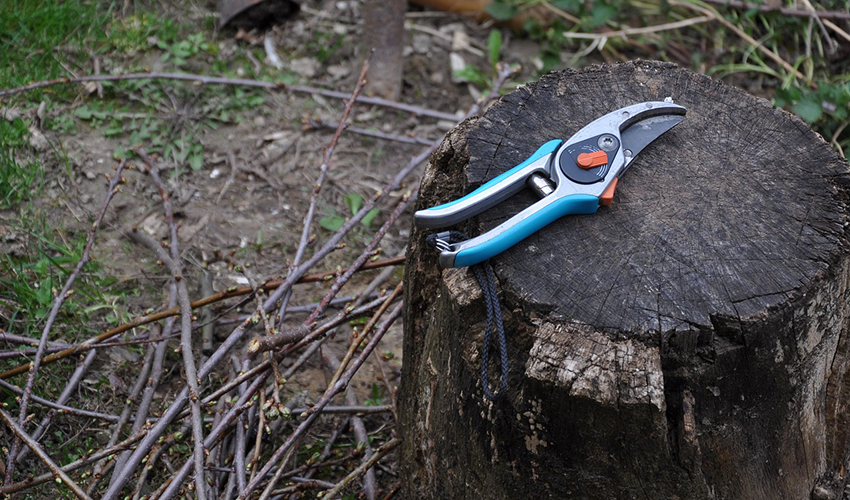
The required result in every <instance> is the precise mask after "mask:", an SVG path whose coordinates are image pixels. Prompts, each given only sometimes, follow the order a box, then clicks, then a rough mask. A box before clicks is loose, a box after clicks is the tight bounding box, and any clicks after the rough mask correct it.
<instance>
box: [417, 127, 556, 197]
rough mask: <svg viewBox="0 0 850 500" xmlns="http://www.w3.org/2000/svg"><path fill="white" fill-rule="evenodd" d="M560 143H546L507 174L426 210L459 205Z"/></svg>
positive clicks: (552, 150) (547, 152)
mask: <svg viewBox="0 0 850 500" xmlns="http://www.w3.org/2000/svg"><path fill="white" fill-rule="evenodd" d="M561 142H563V141H561V140H560V139H555V140H552V141H549V142H547V143H546V144H544V145H542V146H540V147H539V148H537V151H535V152H534V154H532V155H531V156H529V157H528V159H527V160H525V161H524V162H522V163H520V164H519V165H517V166H515V167H514V168H512V169H510V170H508V171H507V172H505V173H503V174H501V175H499V176H497V177H494V178H492V179H490V180H489V181H487V182H485V183H484V184H482V185H481V186H480V187H479V188H478V189H476V190H475V191H473V192H471V193H469V194H468V195H466V196H463V197H461V198H458V199H456V200H454V201H450V202H448V203H443V204H442V205H437V206H436V207H431V208H427V209H426V210H437V209H440V208H446V207H450V206H452V205H454V204H455V203H460V202H461V201H463V200H465V199H467V198H471V197H473V196H475V195H476V194H478V193H480V192H481V191H484V190H487V189H490V188H491V187H493V186H495V185H496V184H498V183H500V182H502V181H503V180H505V179H506V178H507V177H509V176H510V175H511V174H513V173H514V172H516V171H517V170H520V169H523V168H525V167H527V166H529V165H531V164H532V163H534V162H536V161H537V160H539V159H540V158H542V157H544V156H546V155H548V154H551V153H554V152H555V151H557V149H558V147H560V146H561Z"/></svg>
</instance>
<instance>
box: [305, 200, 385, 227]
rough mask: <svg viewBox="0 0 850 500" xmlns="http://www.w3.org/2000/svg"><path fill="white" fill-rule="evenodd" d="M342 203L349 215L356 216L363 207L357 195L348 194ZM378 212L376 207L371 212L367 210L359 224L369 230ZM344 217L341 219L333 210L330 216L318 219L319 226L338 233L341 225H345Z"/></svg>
mask: <svg viewBox="0 0 850 500" xmlns="http://www.w3.org/2000/svg"><path fill="white" fill-rule="evenodd" d="M342 199H343V202H345V205H346V206H347V207H348V210H349V212H350V213H351V215H354V214H356V213H357V212H359V211H360V209H361V208H362V207H363V197H362V196H360V195H359V194H357V193H348V194H346V195H344V196H343V197H342ZM379 212H380V210H379V209H378V208H377V207H376V208H373V209H372V210H369V212H368V213H366V215H365V216H364V217H363V218H362V219H360V224H361V225H362V226H363V227H364V228H365V229H369V228H370V227H371V226H372V221H374V220H375V217H376V216H377V215H378V213H379ZM345 221H346V217H343V216H342V215H340V214H339V213H337V212H336V211H335V210H334V211H333V213H332V214H331V215H328V216H325V217H322V218H321V219H319V225H320V226H321V227H323V228H325V229H327V230H328V231H338V230H339V229H340V228H341V227H342V225H343V224H345Z"/></svg>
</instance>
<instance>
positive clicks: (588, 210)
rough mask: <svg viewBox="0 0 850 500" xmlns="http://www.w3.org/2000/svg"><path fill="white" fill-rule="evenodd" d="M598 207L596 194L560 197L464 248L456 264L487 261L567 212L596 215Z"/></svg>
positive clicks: (570, 213)
mask: <svg viewBox="0 0 850 500" xmlns="http://www.w3.org/2000/svg"><path fill="white" fill-rule="evenodd" d="M597 208H599V198H598V197H596V196H593V195H589V194H573V195H570V196H565V197H563V198H559V199H557V200H555V201H553V202H552V203H551V204H549V205H547V206H545V207H543V208H542V209H540V210H538V211H537V212H534V213H533V214H531V215H530V216H529V217H528V218H526V219H525V220H524V221H522V222H520V223H518V224H517V225H515V226H513V227H511V228H510V229H508V230H507V231H505V232H504V233H502V234H500V235H498V236H496V237H494V238H493V239H491V240H489V241H486V242H484V243H481V244H480V245H476V246H474V247H472V248H467V249H465V250H461V251H460V252H458V253H457V255H456V256H455V262H454V267H466V266H472V265H475V264H478V263H479V262H484V261H485V260H487V259H489V258H491V257H495V256H496V255H499V254H500V253H502V252H504V251H505V250H507V249H508V248H510V247H512V246H514V245H516V244H517V243H519V242H520V241H522V240H524V239H526V238H528V237H529V236H531V235H532V234H534V233H536V232H537V231H539V230H541V229H543V228H544V227H546V226H547V225H549V224H550V223H552V222H554V221H556V220H558V219H560V218H561V217H563V216H565V215H578V214H592V213H595V212H596V209H597Z"/></svg>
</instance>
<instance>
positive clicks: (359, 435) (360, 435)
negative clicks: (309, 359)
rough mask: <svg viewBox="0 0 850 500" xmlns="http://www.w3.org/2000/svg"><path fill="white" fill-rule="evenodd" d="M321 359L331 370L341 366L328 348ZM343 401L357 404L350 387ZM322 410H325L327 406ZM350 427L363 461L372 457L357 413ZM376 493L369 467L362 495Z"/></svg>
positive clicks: (370, 497) (368, 497)
mask: <svg viewBox="0 0 850 500" xmlns="http://www.w3.org/2000/svg"><path fill="white" fill-rule="evenodd" d="M322 359H323V360H324V361H325V364H326V365H327V367H328V368H329V369H330V370H331V371H332V372H336V371H338V370H339V369H340V367H341V366H342V365H340V363H339V358H337V357H336V355H334V353H332V352H331V351H330V349H323V351H322ZM331 383H333V382H331ZM345 402H346V403H347V404H349V405H357V395H356V394H354V391H353V390H351V387H347V388H346V389H345ZM324 411H325V412H327V408H325V410H324ZM351 429H352V430H353V431H354V439H355V442H356V443H357V447H358V448H359V447H360V446H362V447H363V461H364V462H368V461H369V460H370V459H371V458H372V453H373V451H372V446H371V445H370V444H369V434H368V433H367V432H366V425H365V424H364V423H363V419H362V418H360V417H359V416H357V415H352V417H351ZM376 495H377V484H376V481H375V471H373V470H371V469H369V471H368V472H366V476H365V477H364V478H363V496H365V497H366V500H375V496H376Z"/></svg>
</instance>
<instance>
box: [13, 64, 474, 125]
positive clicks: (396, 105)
mask: <svg viewBox="0 0 850 500" xmlns="http://www.w3.org/2000/svg"><path fill="white" fill-rule="evenodd" d="M127 80H180V81H187V82H193V83H196V84H201V85H234V86H241V87H253V88H261V89H267V90H283V91H289V92H294V93H297V94H312V95H320V96H322V97H328V98H331V99H349V98H350V97H351V95H350V94H346V93H345V92H337V91H335V90H325V89H319V88H316V87H310V86H307V85H286V84H284V83H271V82H263V81H259V80H250V79H247V78H226V77H219V76H206V75H195V74H191V73H160V72H150V73H129V74H124V75H91V76H80V77H74V78H57V79H55V80H45V81H40V82H34V83H30V84H28V85H23V86H21V87H16V88H12V89H7V90H0V97H8V96H10V95H15V94H20V93H21V92H28V91H30V90H35V89H40V88H44V87H51V86H54V85H67V84H71V83H86V82H120V81H127ZM357 102H358V103H361V104H369V105H375V106H382V107H386V108H392V109H397V110H399V111H406V112H408V113H411V114H413V115H417V116H428V117H431V118H436V119H438V120H451V121H458V117H457V116H456V115H453V114H450V113H443V112H441V111H435V110H432V109H427V108H423V107H420V106H413V105H410V104H404V103H400V102H396V101H391V100H388V99H382V98H379V97H364V96H360V97H358V98H357Z"/></svg>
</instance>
